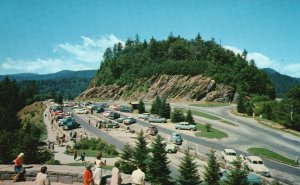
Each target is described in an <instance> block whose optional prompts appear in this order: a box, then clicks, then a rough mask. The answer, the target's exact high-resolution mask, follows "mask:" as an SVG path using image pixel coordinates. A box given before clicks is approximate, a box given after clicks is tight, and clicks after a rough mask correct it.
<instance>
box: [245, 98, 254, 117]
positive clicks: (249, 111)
mask: <svg viewBox="0 0 300 185" xmlns="http://www.w3.org/2000/svg"><path fill="white" fill-rule="evenodd" d="M244 107H245V109H246V113H247V115H248V116H252V114H253V104H252V102H251V101H246V103H245V105H244Z"/></svg>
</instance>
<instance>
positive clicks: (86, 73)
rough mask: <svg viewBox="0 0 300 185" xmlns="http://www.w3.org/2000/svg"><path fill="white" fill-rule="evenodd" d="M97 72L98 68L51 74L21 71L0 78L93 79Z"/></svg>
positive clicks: (18, 79)
mask: <svg viewBox="0 0 300 185" xmlns="http://www.w3.org/2000/svg"><path fill="white" fill-rule="evenodd" d="M95 74H96V70H82V71H70V70H63V71H59V72H57V73H51V74H41V75H40V74H36V73H20V74H12V75H0V80H3V79H4V78H5V77H6V76H7V77H9V78H10V79H15V80H16V81H22V80H59V79H63V78H74V77H76V78H89V79H91V78H92V77H94V76H95Z"/></svg>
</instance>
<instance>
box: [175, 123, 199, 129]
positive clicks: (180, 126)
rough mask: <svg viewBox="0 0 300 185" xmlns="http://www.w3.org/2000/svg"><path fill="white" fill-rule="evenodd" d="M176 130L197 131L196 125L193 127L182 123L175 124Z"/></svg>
mask: <svg viewBox="0 0 300 185" xmlns="http://www.w3.org/2000/svg"><path fill="white" fill-rule="evenodd" d="M175 129H184V130H197V127H196V125H191V124H189V123H188V122H180V123H177V124H175Z"/></svg>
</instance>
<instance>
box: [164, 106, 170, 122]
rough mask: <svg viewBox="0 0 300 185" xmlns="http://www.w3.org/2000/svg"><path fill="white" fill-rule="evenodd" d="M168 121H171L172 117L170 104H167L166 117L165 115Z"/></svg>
mask: <svg viewBox="0 0 300 185" xmlns="http://www.w3.org/2000/svg"><path fill="white" fill-rule="evenodd" d="M165 116H166V117H165V118H167V119H170V117H171V106H170V103H167V104H166V115H165Z"/></svg>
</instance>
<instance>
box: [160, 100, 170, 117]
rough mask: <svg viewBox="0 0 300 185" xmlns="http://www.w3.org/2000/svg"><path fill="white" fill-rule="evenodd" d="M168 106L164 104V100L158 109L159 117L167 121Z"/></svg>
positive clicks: (168, 115) (168, 114)
mask: <svg viewBox="0 0 300 185" xmlns="http://www.w3.org/2000/svg"><path fill="white" fill-rule="evenodd" d="M170 110H171V108H170V104H169V103H167V102H166V99H163V100H162V101H161V105H160V108H159V115H160V116H161V117H163V118H166V119H169V118H170Z"/></svg>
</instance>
